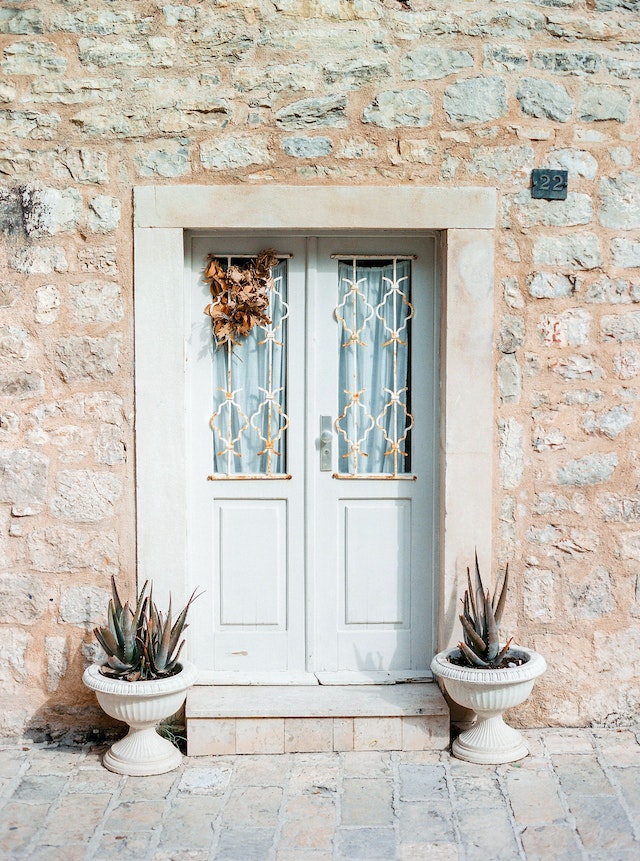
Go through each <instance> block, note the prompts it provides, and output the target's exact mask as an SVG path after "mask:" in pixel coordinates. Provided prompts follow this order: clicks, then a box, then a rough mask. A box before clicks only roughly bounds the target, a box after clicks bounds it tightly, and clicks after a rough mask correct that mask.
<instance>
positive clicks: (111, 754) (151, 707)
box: [82, 661, 198, 775]
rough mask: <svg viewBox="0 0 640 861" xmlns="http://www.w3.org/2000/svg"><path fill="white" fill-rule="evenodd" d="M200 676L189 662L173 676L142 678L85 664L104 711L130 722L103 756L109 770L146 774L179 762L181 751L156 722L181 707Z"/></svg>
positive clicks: (89, 682)
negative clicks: (119, 675)
mask: <svg viewBox="0 0 640 861" xmlns="http://www.w3.org/2000/svg"><path fill="white" fill-rule="evenodd" d="M197 675H198V672H197V670H196V668H195V666H194V665H193V664H190V663H188V662H187V661H183V662H182V670H181V671H180V672H179V673H176V674H175V675H173V676H168V677H166V678H163V679H149V680H146V681H140V682H128V681H125V680H122V679H116V678H109V677H107V676H103V675H102V673H101V672H100V667H99V665H98V664H92V665H91V666H90V667H87V669H86V670H85V671H84V674H83V676H82V681H83V682H84V684H85V685H86V686H87V687H88V688H91V690H93V691H95V692H96V696H97V698H98V702H99V703H100V706H101V707H102V709H103V710H104V711H105V712H106V713H107V714H108V715H110V716H111V717H113V718H116V719H117V720H121V721H124V722H125V723H127V724H128V725H129V733H128V734H127V735H126V736H125V737H124V738H123V739H121V740H120V741H117V742H115V744H113V745H112V746H111V749H110V750H108V751H107V753H106V754H105V756H104V759H103V761H102V762H103V765H104V766H105V768H108V769H109V770H110V771H115V772H117V773H118V774H130V775H148V774H164V772H165V771H171V770H172V769H174V768H177V767H178V766H179V765H180V763H181V762H182V754H181V753H180V751H179V750H178V749H177V748H176V747H174V745H173V744H171V742H170V741H168V740H167V739H166V738H162V736H160V735H158V733H157V731H156V725H157V724H158V723H159V722H160V721H161V720H164V719H165V718H168V717H171V715H173V714H175V713H176V712H177V711H178V709H179V708H180V707H181V706H182V704H183V703H184V701H185V699H186V696H187V690H188V689H189V688H190V687H191V685H193V684H194V682H195V681H196V678H197Z"/></svg>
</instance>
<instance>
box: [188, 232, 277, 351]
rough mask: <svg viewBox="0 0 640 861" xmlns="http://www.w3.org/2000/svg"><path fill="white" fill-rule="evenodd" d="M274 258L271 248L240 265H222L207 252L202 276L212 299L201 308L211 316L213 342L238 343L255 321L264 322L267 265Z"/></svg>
mask: <svg viewBox="0 0 640 861" xmlns="http://www.w3.org/2000/svg"><path fill="white" fill-rule="evenodd" d="M277 262H278V253H277V252H276V251H275V250H274V249H273V248H268V249H266V250H265V251H260V252H259V253H258V254H257V255H256V257H255V258H253V259H251V260H249V261H247V263H246V264H245V265H243V266H238V265H232V266H228V267H227V268H226V269H224V268H223V266H222V263H221V262H220V260H219V259H218V258H217V257H215V255H210V256H209V259H208V262H207V268H206V269H205V273H204V277H205V280H206V281H208V282H209V288H210V290H211V296H212V298H213V301H212V302H210V303H209V304H208V305H207V307H206V308H205V309H204V313H205V314H208V315H209V316H210V317H211V319H212V320H213V335H214V337H215V340H216V346H218V347H220V346H221V345H222V344H227V343H229V342H230V343H231V344H239V343H240V339H241V338H243V337H246V336H247V335H248V334H249V332H250V331H251V330H252V329H253V327H254V326H255V325H262V326H268V325H269V324H270V323H271V320H270V319H269V317H268V315H267V310H268V308H269V287H270V284H271V268H272V267H273V266H275V265H276V263H277Z"/></svg>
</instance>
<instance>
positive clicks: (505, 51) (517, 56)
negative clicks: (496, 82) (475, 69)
mask: <svg viewBox="0 0 640 861" xmlns="http://www.w3.org/2000/svg"><path fill="white" fill-rule="evenodd" d="M483 50H484V67H485V69H495V70H496V71H498V72H516V71H518V70H520V69H523V68H525V66H528V65H529V58H528V56H527V53H526V51H522V50H520V49H518V48H514V47H512V46H510V45H509V46H507V45H485V46H484V48H483Z"/></svg>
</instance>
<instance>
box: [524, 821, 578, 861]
mask: <svg viewBox="0 0 640 861" xmlns="http://www.w3.org/2000/svg"><path fill="white" fill-rule="evenodd" d="M520 839H521V840H522V846H523V848H524V851H525V855H526V856H527V861H549V859H551V858H553V861H575V859H578V858H580V857H581V855H582V853H581V849H580V843H579V841H578V838H577V836H576V834H575V832H574V830H573V828H572V827H571V826H569V825H567V824H564V825H533V826H527V827H526V828H525V829H524V830H523V831H522V832H521V834H520Z"/></svg>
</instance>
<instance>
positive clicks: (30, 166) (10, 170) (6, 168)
mask: <svg viewBox="0 0 640 861" xmlns="http://www.w3.org/2000/svg"><path fill="white" fill-rule="evenodd" d="M0 122H1V119H0ZM50 161H51V156H50V153H49V152H48V151H47V150H42V151H40V152H38V151H36V150H33V149H28V148H26V147H20V148H17V149H12V148H8V147H5V148H4V149H2V150H0V174H4V175H5V176H7V177H12V178H14V179H20V180H23V179H32V178H33V177H34V176H36V175H37V174H38V173H39V172H40V171H46V170H47V169H48V166H49V163H50Z"/></svg>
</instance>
